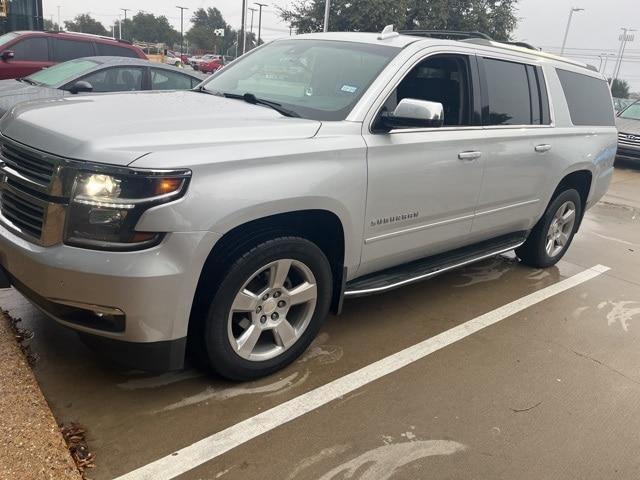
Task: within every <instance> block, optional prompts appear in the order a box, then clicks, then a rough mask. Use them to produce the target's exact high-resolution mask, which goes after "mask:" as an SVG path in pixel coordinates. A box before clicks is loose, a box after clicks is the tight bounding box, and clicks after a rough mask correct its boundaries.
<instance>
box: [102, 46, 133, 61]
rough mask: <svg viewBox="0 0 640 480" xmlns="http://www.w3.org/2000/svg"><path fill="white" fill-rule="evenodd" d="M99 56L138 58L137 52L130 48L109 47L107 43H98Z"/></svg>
mask: <svg viewBox="0 0 640 480" xmlns="http://www.w3.org/2000/svg"><path fill="white" fill-rule="evenodd" d="M96 47H97V49H98V55H102V56H111V57H129V58H138V55H137V54H136V52H134V51H133V50H132V49H130V48H126V47H119V46H117V45H108V44H106V43H96Z"/></svg>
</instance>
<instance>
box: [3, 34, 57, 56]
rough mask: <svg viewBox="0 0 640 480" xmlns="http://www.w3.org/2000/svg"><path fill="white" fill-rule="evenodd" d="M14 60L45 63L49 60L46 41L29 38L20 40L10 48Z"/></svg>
mask: <svg viewBox="0 0 640 480" xmlns="http://www.w3.org/2000/svg"><path fill="white" fill-rule="evenodd" d="M11 49H12V50H13V53H15V57H14V60H17V61H22V62H46V61H48V60H49V50H48V46H47V39H46V38H44V37H31V38H25V39H24V40H20V41H19V42H18V43H16V44H15V45H14V46H13V47H12V48H11Z"/></svg>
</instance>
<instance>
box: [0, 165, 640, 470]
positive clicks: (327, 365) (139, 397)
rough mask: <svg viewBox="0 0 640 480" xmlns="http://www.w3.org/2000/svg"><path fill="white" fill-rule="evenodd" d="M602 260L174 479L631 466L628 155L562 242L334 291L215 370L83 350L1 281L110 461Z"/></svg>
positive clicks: (179, 443) (55, 390) (639, 206)
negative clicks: (554, 247)
mask: <svg viewBox="0 0 640 480" xmlns="http://www.w3.org/2000/svg"><path fill="white" fill-rule="evenodd" d="M596 264H603V265H606V266H608V267H610V268H611V270H610V271H609V272H607V273H605V274H603V275H600V276H598V277H597V278H594V279H592V280H590V281H588V282H585V283H583V284H581V285H578V286H577V287H575V288H573V289H571V290H568V291H566V292H564V293H561V294H558V295H556V296H553V297H551V298H548V299H546V300H544V301H542V302H540V303H538V304H536V305H534V306H532V307H530V308H528V309H526V310H523V311H521V312H520V313H517V314H515V315H513V316H510V317H509V318H507V319H505V320H503V321H501V322H500V323H498V324H496V325H493V326H491V327H489V328H487V329H485V330H482V331H480V332H477V333H475V334H473V335H471V336H468V337H466V338H464V339H463V340H461V341H458V342H456V343H454V344H453V345H450V346H448V347H446V348H444V349H442V350H440V351H437V352H435V353H433V354H431V355H429V356H426V357H425V358H422V359H420V360H418V361H416V362H415V363H412V364H411V365H409V366H407V367H404V368H402V369H400V370H398V371H397V372H394V373H392V374H389V375H387V376H385V377H383V378H381V379H379V380H377V381H374V382H372V383H369V384H367V385H366V386H364V387H362V388H359V389H357V390H355V391H353V392H352V393H350V394H348V395H345V396H344V397H342V398H339V399H337V400H335V401H333V402H330V403H329V404H327V405H325V406H323V407H320V408H319V409H317V410H314V411H312V412H310V413H308V414H306V415H303V416H302V417H300V418H298V419H296V420H294V421H292V422H289V423H287V424H285V425H282V426H280V427H278V428H276V429H274V430H272V431H271V432H269V433H267V434H264V435H262V436H259V437H257V438H254V439H252V440H250V441H248V442H247V443H245V444H243V445H241V446H239V447H237V448H235V449H233V450H231V451H229V452H227V453H226V454H224V455H222V456H220V457H218V458H216V459H214V460H212V461H209V462H206V463H204V464H202V465H200V466H198V467H196V468H194V469H192V470H190V471H188V472H187V473H184V474H183V475H181V476H180V477H178V478H180V479H218V478H222V479H224V480H230V479H245V480H252V479H260V480H264V479H322V480H338V479H340V480H342V479H361V480H380V479H514V478H518V479H541V478H544V479H556V478H558V479H574V478H575V479H577V478H579V479H604V478H606V479H635V478H640V457H639V456H638V455H637V452H638V451H640V435H638V432H639V431H640V348H639V347H640V166H634V165H631V164H622V165H619V167H618V168H617V170H616V174H615V177H614V182H613V184H612V186H611V189H610V192H609V194H608V195H607V196H606V197H605V199H604V200H603V202H601V203H600V204H598V205H597V206H595V207H594V208H593V209H592V210H590V211H589V212H588V214H587V216H586V217H585V220H584V222H583V225H582V228H581V231H580V232H579V234H578V235H577V236H576V237H575V239H574V242H573V245H572V246H571V248H570V250H569V252H568V253H567V255H566V256H565V258H564V259H563V260H562V261H561V262H560V263H559V264H558V265H557V266H555V267H552V268H549V269H544V270H536V269H532V268H528V267H525V266H522V265H520V264H519V263H518V262H517V261H516V260H515V259H514V258H513V256H512V255H505V256H500V257H496V258H493V259H490V260H487V261H484V262H482V263H479V264H476V265H471V266H469V267H467V268H464V269H460V270H457V271H454V272H450V273H448V274H445V275H443V276H440V277H437V278H434V279H432V280H429V281H426V282H423V283H420V284H417V285H413V286H409V287H406V288H404V289H401V290H397V291H394V292H390V293H387V294H382V295H378V296H373V297H368V298H360V299H354V300H349V301H347V302H346V303H345V308H344V312H343V314H342V315H341V316H340V317H330V318H329V319H328V321H327V322H326V324H325V326H324V328H323V330H322V332H321V334H320V335H319V337H318V338H317V339H316V341H315V342H314V343H313V345H312V347H311V348H310V349H309V350H308V351H307V352H306V353H305V355H304V356H303V357H302V358H301V359H299V360H298V361H297V362H295V363H294V364H292V365H291V366H290V367H288V368H286V369H285V370H284V371H282V372H279V373H278V374H276V375H274V376H271V377H269V378H265V379H262V380H259V381H255V382H250V383H230V382H226V381H223V380H221V379H220V378H217V377H215V376H212V375H211V374H210V373H209V372H207V371H205V370H201V369H198V368H195V367H190V368H188V369H186V370H184V371H181V372H173V373H167V374H162V375H149V374H144V373H142V372H136V371H129V370H123V369H119V368H117V367H115V366H113V365H110V364H109V363H107V362H105V361H104V360H103V359H101V358H99V357H96V356H95V355H94V354H93V353H92V352H91V351H89V350H88V349H87V348H86V347H85V346H84V345H83V344H82V343H81V342H80V341H79V339H78V338H77V336H76V334H75V333H74V332H72V331H70V330H67V329H65V328H63V327H61V326H59V325H57V324H55V323H54V322H52V321H51V320H49V319H47V318H46V317H44V316H43V315H42V314H41V313H39V312H38V311H37V310H36V309H35V308H33V307H32V306H31V305H30V304H29V303H28V302H27V301H26V300H25V299H24V298H22V297H21V296H20V295H19V294H18V293H17V292H15V291H14V290H11V289H9V290H4V291H2V290H0V306H1V307H2V308H4V309H6V310H8V311H9V313H10V314H11V315H12V316H14V317H21V318H22V320H23V327H26V328H29V329H31V330H33V331H34V333H35V335H34V338H33V340H32V341H31V348H32V351H33V353H34V354H35V355H36V356H37V358H38V360H37V363H36V365H35V367H34V368H35V373H36V376H37V379H38V382H39V383H40V386H41V388H42V390H43V392H44V394H45V396H46V398H47V400H48V402H49V404H50V406H51V408H52V410H53V412H54V415H55V416H56V418H57V420H58V421H59V422H60V423H64V422H70V421H77V422H80V423H81V424H83V425H84V426H86V428H87V430H88V432H89V437H88V440H89V445H90V447H91V449H92V450H93V451H94V452H95V454H96V464H97V467H96V469H95V470H94V471H91V472H90V473H89V477H90V478H93V479H96V480H101V479H107V478H114V477H117V476H119V475H123V474H125V473H127V472H130V471H131V470H134V469H135V468H137V467H140V466H143V465H145V464H147V463H149V462H152V461H154V460H156V459H158V458H160V457H164V456H166V455H169V454H171V453H172V452H173V451H175V450H176V449H179V448H182V447H185V446H188V445H190V444H192V443H194V442H196V441H198V440H200V439H202V438H205V437H207V436H209V435H211V434H213V433H216V432H218V431H220V430H223V429H225V428H227V427H230V426H232V425H234V424H236V423H238V422H240V421H242V420H244V419H246V418H249V417H252V416H254V415H256V414H257V413H259V412H262V411H264V410H266V409H269V408H271V407H274V406H276V405H279V404H281V403H282V402H284V401H287V400H289V399H292V398H294V397H297V396H299V395H301V394H304V393H305V392H308V391H310V390H312V389H313V388H315V387H319V386H321V385H324V384H326V383H328V382H330V381H332V380H334V379H337V378H340V377H342V376H344V375H346V374H349V373H351V372H353V371H355V370H357V369H359V368H361V367H364V366H366V365H369V364H371V363H372V362H375V361H377V360H380V359H381V358H383V357H386V356H388V355H391V354H394V353H396V352H398V351H400V350H402V349H404V348H406V347H409V346H411V345H414V344H416V343H418V342H420V341H422V340H424V339H427V338H430V337H433V336H434V335H437V334H439V333H442V332H444V331H446V330H448V329H450V328H452V327H455V326H456V325H460V324H462V323H464V322H466V321H468V320H471V319H473V318H475V317H478V316H479V315H482V314H484V313H486V312H488V311H491V310H493V309H496V308H498V307H500V306H502V305H505V304H507V303H509V302H511V301H514V300H517V299H519V298H522V297H523V296H525V295H528V294H530V293H532V292H535V291H537V290H540V289H541V288H544V287H546V286H549V285H552V284H555V283H557V282H559V281H561V280H563V279H565V278H568V277H570V276H572V275H575V274H577V273H579V272H582V271H584V270H585V269H587V268H590V267H593V266H594V265H596Z"/></svg>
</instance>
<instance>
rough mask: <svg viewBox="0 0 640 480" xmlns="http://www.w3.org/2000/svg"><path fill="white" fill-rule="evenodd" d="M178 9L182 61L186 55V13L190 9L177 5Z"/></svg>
mask: <svg viewBox="0 0 640 480" xmlns="http://www.w3.org/2000/svg"><path fill="white" fill-rule="evenodd" d="M176 8H179V9H180V61H182V55H183V54H184V11H185V10H189V9H188V8H187V7H180V6H178V5H176Z"/></svg>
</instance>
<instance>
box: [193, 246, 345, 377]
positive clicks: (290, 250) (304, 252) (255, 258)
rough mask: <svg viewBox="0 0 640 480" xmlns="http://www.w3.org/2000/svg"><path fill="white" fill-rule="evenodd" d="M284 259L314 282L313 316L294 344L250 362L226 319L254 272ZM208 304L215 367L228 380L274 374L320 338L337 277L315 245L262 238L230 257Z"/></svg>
mask: <svg viewBox="0 0 640 480" xmlns="http://www.w3.org/2000/svg"><path fill="white" fill-rule="evenodd" d="M282 259H292V260H295V261H299V262H301V263H302V264H304V265H305V266H306V267H308V269H309V270H310V271H311V272H312V273H313V276H314V277H315V280H316V287H317V298H316V304H315V308H314V310H313V314H312V316H311V320H310V321H309V323H308V326H307V327H306V329H305V330H304V331H303V332H302V333H301V334H300V337H299V338H298V339H297V341H296V342H295V343H293V345H291V346H290V347H288V349H287V350H285V351H284V352H282V353H280V354H279V355H278V356H276V357H274V358H271V359H268V360H264V361H255V360H247V359H245V358H243V357H241V356H240V355H239V354H238V353H236V351H235V350H234V348H233V346H232V344H231V340H230V338H229V334H228V322H229V316H230V313H231V307H232V304H233V301H234V298H235V297H236V295H237V294H238V292H239V291H240V290H241V289H242V288H243V285H244V284H245V282H247V281H248V280H249V279H250V278H251V276H252V275H253V274H254V273H255V272H256V271H258V270H260V269H261V268H263V267H264V266H266V265H269V264H270V263H272V262H276V261H278V260H282ZM229 263H230V266H229V268H228V270H227V272H226V274H225V275H224V278H223V279H222V280H221V281H220V284H219V286H218V288H217V291H216V292H215V295H214V297H213V299H212V301H211V303H210V305H209V309H208V313H207V317H206V320H205V325H204V344H205V349H206V355H207V357H208V360H209V365H210V366H211V368H212V369H213V370H214V371H215V372H216V373H218V374H219V375H221V376H223V377H225V378H228V379H230V380H250V379H254V378H259V377H263V376H265V375H269V374H271V373H273V372H276V371H278V370H280V369H282V368H284V367H285V366H286V365H288V364H290V363H291V362H293V361H294V360H295V359H296V358H298V357H299V356H300V355H301V354H302V353H303V352H304V351H305V350H306V349H307V347H308V346H309V344H310V343H311V341H312V340H313V339H314V338H315V337H316V335H317V333H318V331H319V330H320V327H321V326H322V323H323V322H324V320H325V318H326V317H327V314H328V312H329V307H330V304H331V295H332V291H333V285H332V283H333V276H332V274H331V267H330V265H329V261H328V260H327V258H326V256H325V255H324V253H323V252H322V250H320V248H318V246H317V245H315V244H314V243H312V242H310V241H309V240H306V239H304V238H299V237H279V238H275V239H272V240H267V241H263V242H262V243H260V244H258V245H257V246H255V247H253V248H251V249H250V250H248V251H246V252H245V253H242V254H239V255H238V256H236V258H235V259H231V260H230V262H229Z"/></svg>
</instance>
